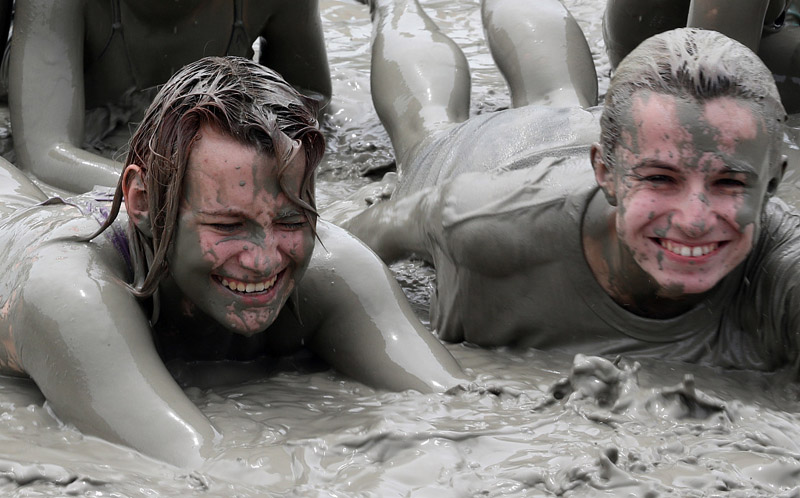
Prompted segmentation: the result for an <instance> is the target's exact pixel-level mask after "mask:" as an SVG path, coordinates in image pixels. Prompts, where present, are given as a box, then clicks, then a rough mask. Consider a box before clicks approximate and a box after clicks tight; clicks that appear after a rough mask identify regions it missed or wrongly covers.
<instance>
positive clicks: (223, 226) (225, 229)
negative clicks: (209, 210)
mask: <svg viewBox="0 0 800 498" xmlns="http://www.w3.org/2000/svg"><path fill="white" fill-rule="evenodd" d="M208 226H210V227H211V228H213V229H214V230H217V231H218V232H222V233H233V232H235V231H237V230H239V229H240V228H242V224H241V223H209V224H208Z"/></svg>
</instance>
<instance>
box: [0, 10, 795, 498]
mask: <svg viewBox="0 0 800 498" xmlns="http://www.w3.org/2000/svg"><path fill="white" fill-rule="evenodd" d="M565 3H566V5H567V6H568V7H569V8H570V9H571V11H572V12H573V15H574V16H575V17H576V18H577V19H578V21H579V23H581V26H582V27H583V28H584V30H586V32H587V35H588V38H589V40H590V46H591V47H592V50H593V53H594V58H595V62H596V64H597V67H598V75H599V76H600V91H601V94H602V93H604V91H605V89H606V88H607V86H608V85H607V84H608V78H607V76H608V68H609V66H608V60H607V58H606V57H605V54H604V50H603V46H602V39H601V29H600V19H601V13H602V9H603V1H602V0H567V1H566V2H565ZM321 4H322V12H323V18H324V21H325V27H326V30H327V32H326V36H327V42H328V51H329V57H330V60H331V69H332V71H333V77H334V100H333V102H332V103H331V106H330V109H329V113H328V117H327V119H326V122H325V129H326V133H328V137H329V140H330V144H329V155H328V158H327V160H326V162H325V164H324V165H323V168H322V170H321V172H320V175H319V179H320V181H319V185H318V188H319V202H320V204H321V206H324V205H325V204H327V203H329V202H331V201H332V200H335V199H338V198H341V197H342V196H344V195H345V194H347V193H349V192H352V191H355V190H356V189H357V188H359V187H360V186H362V185H364V184H366V183H367V182H369V181H371V179H369V178H364V177H362V176H361V173H362V172H363V171H377V172H380V171H382V170H384V169H386V168H387V167H389V166H391V163H392V160H393V159H392V154H391V147H390V144H389V141H388V138H387V137H386V134H385V133H384V131H383V129H382V128H381V126H380V123H379V121H378V118H377V116H376V115H375V113H374V111H373V109H372V103H371V100H370V98H369V37H370V32H371V28H370V24H369V16H368V13H367V9H366V7H364V6H363V5H361V4H359V3H357V2H356V1H355V0H322V1H321ZM423 4H424V5H425V7H426V8H427V10H428V12H429V14H430V15H431V16H432V17H433V18H434V19H435V20H436V21H437V22H438V23H439V24H440V26H441V27H442V28H443V29H444V30H445V31H446V32H447V33H448V34H450V35H451V36H452V37H453V38H454V39H455V40H456V41H457V42H458V43H459V44H460V45H461V46H462V48H463V49H464V51H465V53H466V54H467V56H468V58H469V59H470V64H471V67H472V73H473V87H472V94H473V103H472V110H473V112H474V113H482V112H491V111H493V110H496V109H499V108H502V107H505V106H507V105H508V97H507V95H506V93H505V88H504V85H503V82H502V80H501V79H500V77H499V76H498V75H497V74H496V71H495V69H494V65H493V63H492V60H491V58H490V57H489V55H488V52H487V51H486V48H485V44H484V41H483V34H482V30H481V26H480V15H479V12H478V10H479V9H478V1H477V0H462V1H460V2H452V1H451V2H445V1H441V0H437V1H432V0H429V1H425V2H423ZM376 174H379V173H376ZM393 269H394V270H395V272H396V274H397V276H398V279H399V280H400V281H401V283H402V285H403V287H404V289H405V290H406V292H407V295H408V296H409V297H410V299H411V300H412V302H413V303H414V305H415V307H416V309H417V311H418V312H419V314H420V316H422V317H423V318H424V317H425V314H426V313H425V311H426V307H427V305H428V293H429V291H430V289H431V288H432V285H433V279H434V278H435V277H434V275H433V272H432V270H431V269H430V268H428V267H425V266H424V265H422V264H420V263H418V262H414V261H406V262H402V263H399V264H396V265H394V266H393ZM448 347H449V349H450V350H451V351H452V352H453V354H454V355H455V356H456V358H458V359H459V361H461V363H462V364H463V365H464V366H465V367H466V368H467V369H469V370H470V371H471V372H472V373H474V374H475V375H476V376H477V377H478V378H479V379H480V380H481V381H482V382H480V384H488V385H493V386H499V385H502V386H505V387H504V389H502V391H501V392H500V393H499V394H497V393H489V392H486V391H484V390H482V389H480V388H474V389H470V390H464V391H460V392H455V393H451V394H425V395H423V394H420V393H417V392H413V391H408V392H402V393H388V392H382V391H375V390H373V389H370V388H368V387H365V386H363V385H361V384H359V383H356V382H353V381H351V380H348V379H347V378H344V377H342V376H341V375H338V374H336V373H335V372H332V371H330V370H328V369H327V368H326V367H324V366H322V365H320V364H318V363H317V362H315V361H314V360H313V359H311V358H306V357H298V358H290V359H284V360H281V361H279V362H277V363H272V364H200V365H180V364H175V365H171V368H172V370H173V372H174V373H175V375H176V376H177V377H178V378H179V379H180V380H181V381H182V382H183V384H184V385H185V386H186V387H185V390H186V393H187V394H188V396H189V397H190V398H191V399H192V400H193V401H194V402H195V403H196V404H197V405H198V406H199V407H200V409H201V410H202V411H203V413H205V414H206V415H207V416H208V417H209V418H210V419H211V420H212V421H213V423H214V424H215V425H216V426H217V428H218V429H219V430H220V432H221V433H222V434H224V437H223V438H222V439H221V440H220V441H218V442H217V445H218V448H219V452H220V461H219V466H217V467H216V468H215V470H216V472H215V474H216V475H220V474H223V475H227V476H228V478H227V479H221V478H218V477H214V478H212V477H210V476H209V475H208V474H205V473H203V472H193V473H189V472H186V471H183V470H181V469H178V468H174V467H170V466H168V465H164V464H162V463H160V462H158V461H155V460H153V459H150V458H147V457H144V456H142V455H140V454H138V453H136V452H134V451H132V450H130V449H127V448H124V447H121V446H116V445H113V444H110V443H107V442H104V441H102V440H99V439H96V438H93V437H88V436H84V435H82V434H80V433H79V432H78V431H76V430H74V429H73V428H71V427H69V426H65V425H63V424H61V423H60V422H59V421H58V420H57V419H56V418H55V417H54V416H53V414H52V412H51V411H50V410H49V408H48V405H47V403H46V402H45V401H44V399H43V398H42V396H41V394H40V393H39V391H38V390H37V388H36V387H35V385H33V384H32V383H31V382H29V381H26V380H21V379H11V378H0V496H4V497H31V496H37V497H39V496H45V497H56V496H58V497H60V496H94V497H106V496H108V497H112V496H113V497H126V496H131V497H133V496H137V497H138V496H159V497H169V496H175V497H178V496H180V497H185V496H203V497H214V496H219V497H232V496H240V497H256V496H303V497H353V496H376V497H392V496H413V497H425V496H436V497H467V496H487V497H501V496H502V497H505V496H548V495H558V496H614V497H617V496H652V497H655V496H680V497H686V496H688V497H692V496H698V497H699V496H741V497H755V496H787V497H788V496H800V420H798V415H797V413H798V407H800V403H798V399H800V388H799V386H798V385H797V384H796V383H793V382H790V381H789V380H788V377H787V376H784V375H782V374H780V373H776V374H770V375H765V374H756V373H751V372H730V371H723V370H719V369H710V368H699V367H695V366H691V365H683V364H672V363H666V362H662V361H657V360H652V361H647V362H646V363H643V364H641V365H640V364H636V363H632V362H630V361H628V360H626V359H625V358H621V359H619V360H617V361H613V360H614V359H600V358H594V357H590V356H580V355H579V356H576V357H572V356H565V355H561V354H559V353H554V352H541V351H510V350H483V349H478V348H474V347H470V346H468V345H450V346H448ZM232 458H233V459H235V458H239V463H241V464H243V465H241V466H239V467H237V468H235V469H234V468H233V467H232V466H231V468H230V470H229V471H228V472H224V470H225V467H224V466H225V465H229V464H227V463H225V462H223V459H226V461H230V460H231V459H232ZM212 466H213V465H212ZM243 469H249V470H248V471H244V470H243ZM220 470H222V471H223V472H220Z"/></svg>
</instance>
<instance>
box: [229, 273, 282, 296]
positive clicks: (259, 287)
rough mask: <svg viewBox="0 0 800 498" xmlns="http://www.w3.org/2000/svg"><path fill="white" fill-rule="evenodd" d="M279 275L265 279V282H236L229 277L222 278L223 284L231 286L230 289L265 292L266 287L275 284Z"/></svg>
mask: <svg viewBox="0 0 800 498" xmlns="http://www.w3.org/2000/svg"><path fill="white" fill-rule="evenodd" d="M277 278H278V276H277V275H276V276H274V277H272V278H271V279H269V280H264V281H263V282H255V283H253V282H247V283H245V282H234V281H231V280H228V279H225V278H223V279H221V282H222V285H223V286H225V287H227V288H229V289H230V290H233V291H236V292H245V293H248V292H263V291H264V290H265V289H269V288H270V287H272V286H273V285H275V280H276V279H277Z"/></svg>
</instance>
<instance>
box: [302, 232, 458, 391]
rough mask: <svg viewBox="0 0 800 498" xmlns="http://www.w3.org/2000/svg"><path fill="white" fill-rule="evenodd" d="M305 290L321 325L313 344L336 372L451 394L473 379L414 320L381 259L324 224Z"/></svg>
mask: <svg viewBox="0 0 800 498" xmlns="http://www.w3.org/2000/svg"><path fill="white" fill-rule="evenodd" d="M318 231H319V234H320V239H321V241H322V244H324V248H323V247H318V248H317V249H316V250H315V252H314V257H313V259H312V261H311V265H310V266H309V269H308V273H307V274H306V276H305V277H304V278H303V281H302V283H301V286H300V296H301V299H300V301H301V302H300V313H301V316H302V317H303V320H304V321H306V320H309V321H315V322H317V323H318V324H319V325H318V330H317V331H316V333H315V335H314V336H313V339H312V341H311V344H310V347H311V348H312V349H313V350H314V351H315V352H316V353H317V354H319V355H320V356H321V357H322V358H324V359H325V360H326V361H328V362H329V363H330V364H331V366H333V367H334V368H336V369H337V370H339V371H341V372H343V373H345V374H347V375H349V376H351V377H353V378H355V379H357V380H360V381H362V382H365V383H367V384H369V385H373V386H376V387H382V388H387V389H393V390H404V389H417V390H419V391H423V392H430V391H444V390H447V389H449V388H452V387H454V386H456V385H459V384H464V383H466V382H467V379H466V376H465V375H464V373H463V372H462V370H461V368H460V367H459V365H458V363H457V362H456V360H455V359H454V358H453V357H452V356H451V355H450V353H449V351H447V349H446V348H445V347H444V346H443V345H442V344H441V343H440V342H439V341H438V339H437V338H436V337H435V336H434V335H433V334H431V333H430V332H429V331H428V330H427V329H425V327H424V326H423V325H422V324H421V323H420V322H419V320H418V319H417V318H416V316H414V313H413V311H412V310H411V307H410V306H409V304H408V302H407V300H406V297H405V295H404V294H403V292H402V290H401V289H400V287H399V285H398V284H397V282H396V281H395V279H394V276H393V275H392V274H391V272H390V271H389V269H388V268H387V267H386V265H384V264H383V263H382V262H381V261H380V260H379V259H378V257H377V256H376V255H375V254H373V253H372V252H371V251H369V250H368V249H367V248H366V247H364V245H363V244H361V243H360V242H359V241H358V240H357V239H355V238H354V237H352V236H351V235H350V234H348V233H347V232H345V231H344V230H342V229H340V228H338V227H335V226H333V225H330V224H326V223H324V222H320V225H319V227H318Z"/></svg>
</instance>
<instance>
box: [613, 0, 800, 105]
mask: <svg viewBox="0 0 800 498" xmlns="http://www.w3.org/2000/svg"><path fill="white" fill-rule="evenodd" d="M799 8H800V2H798V0H608V3H607V4H606V11H605V15H604V18H603V37H604V39H605V43H606V49H607V51H608V55H609V60H610V62H611V65H612V66H613V67H616V66H617V65H618V64H619V62H620V61H621V60H622V59H623V58H624V57H625V56H626V55H627V54H628V53H630V51H631V50H633V49H634V48H636V46H637V45H638V44H639V43H641V42H642V41H644V40H645V39H646V38H648V37H650V36H652V35H655V34H657V33H661V32H663V31H667V30H670V29H674V28H679V27H684V26H689V27H697V28H704V29H713V30H715V31H719V32H721V33H723V34H725V35H728V36H730V37H731V38H733V39H735V40H738V41H740V42H742V43H743V44H745V45H747V46H748V47H749V48H750V49H751V50H753V51H755V52H757V53H758V55H759V56H760V57H761V59H762V60H763V61H764V63H765V64H766V65H767V67H769V68H770V70H771V71H772V72H773V74H774V76H775V81H776V83H777V86H778V91H779V92H780V94H781V99H782V101H783V105H784V107H785V108H786V110H787V111H788V112H789V113H790V114H794V113H800V10H798V9H799Z"/></svg>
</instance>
